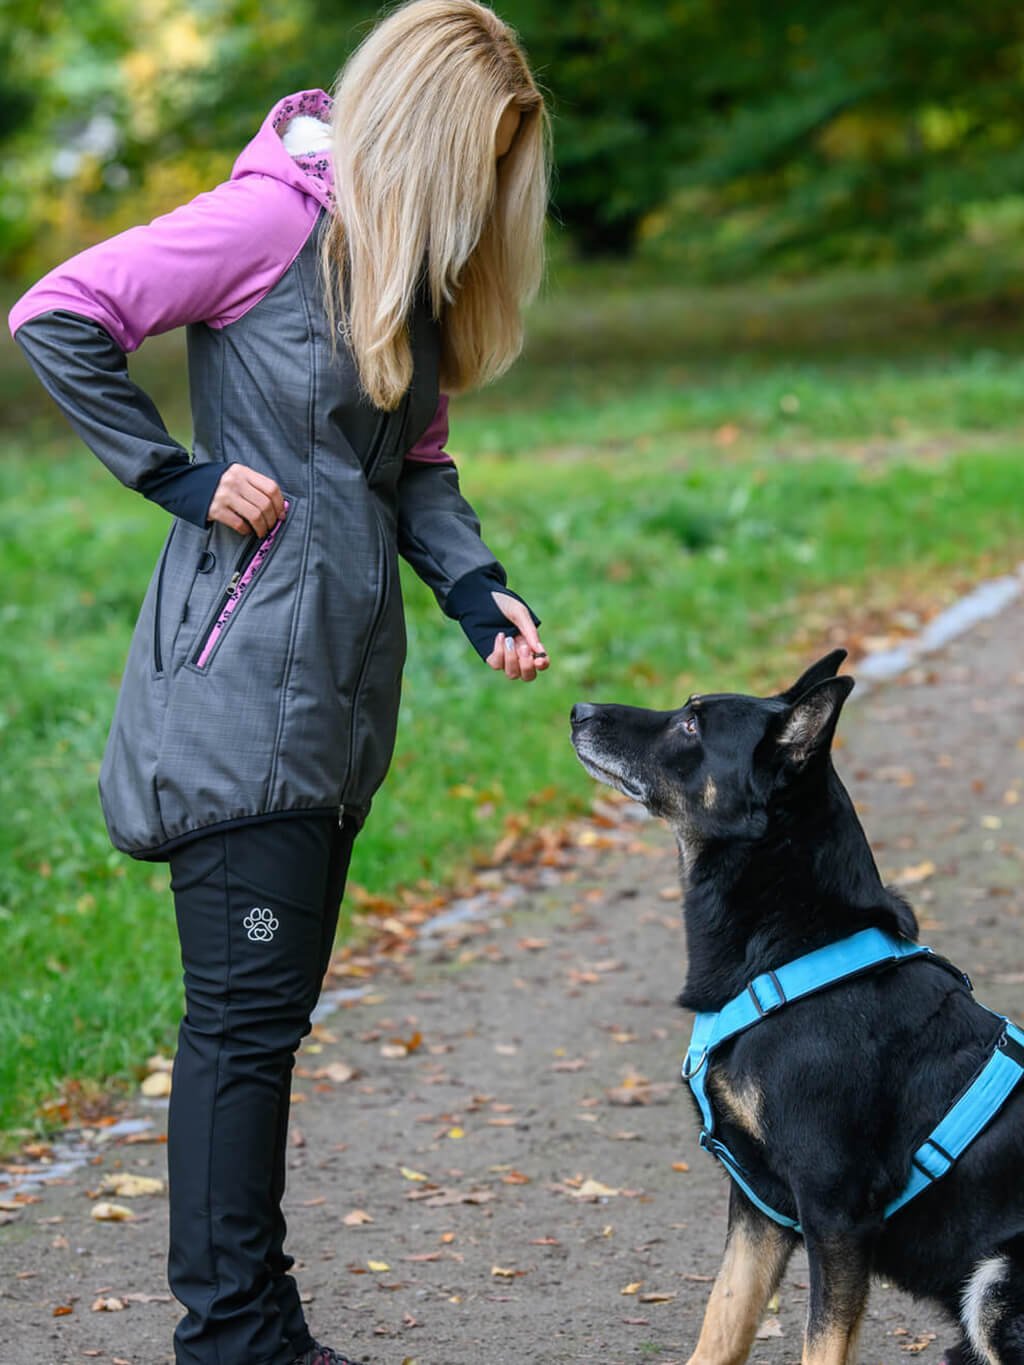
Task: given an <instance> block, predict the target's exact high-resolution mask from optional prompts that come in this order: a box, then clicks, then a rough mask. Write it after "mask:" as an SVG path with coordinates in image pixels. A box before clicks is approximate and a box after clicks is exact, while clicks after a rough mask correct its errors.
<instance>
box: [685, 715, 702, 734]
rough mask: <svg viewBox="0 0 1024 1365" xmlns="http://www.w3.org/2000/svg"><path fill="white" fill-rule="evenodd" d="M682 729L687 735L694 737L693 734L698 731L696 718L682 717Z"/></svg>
mask: <svg viewBox="0 0 1024 1365" xmlns="http://www.w3.org/2000/svg"><path fill="white" fill-rule="evenodd" d="M683 729H684V730H685V731H686V733H687V734H688V735H695V734H697V733H698V731H699V730H700V726H699V725H698V724H697V717H696V716H684V717H683Z"/></svg>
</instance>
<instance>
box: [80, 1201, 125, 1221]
mask: <svg viewBox="0 0 1024 1365" xmlns="http://www.w3.org/2000/svg"><path fill="white" fill-rule="evenodd" d="M90 1213H91V1215H92V1217H93V1218H95V1219H96V1221H97V1222H98V1223H131V1222H132V1221H133V1220H134V1218H135V1214H134V1213H132V1211H131V1209H126V1208H125V1206H124V1205H123V1204H108V1203H107V1201H106V1200H105V1199H101V1200H100V1202H99V1203H98V1204H93V1206H92V1209H91V1210H90Z"/></svg>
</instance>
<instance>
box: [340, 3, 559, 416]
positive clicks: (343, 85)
mask: <svg viewBox="0 0 1024 1365" xmlns="http://www.w3.org/2000/svg"><path fill="white" fill-rule="evenodd" d="M510 105H511V106H513V107H514V108H516V109H517V110H518V111H519V113H520V117H521V122H520V125H519V128H518V131H517V132H516V135H515V138H514V140H513V142H512V145H511V147H510V148H509V151H508V152H507V153H506V155H505V156H503V157H502V158H501V160H500V161H496V157H495V137H496V134H497V130H498V125H499V123H500V122H501V119H502V116H503V114H504V112H505V110H506V109H507V108H508V107H509V106H510ZM332 143H333V159H334V184H335V197H336V203H337V212H336V213H335V214H333V215H332V217H331V221H330V224H329V226H328V228H327V231H326V232H325V233H324V238H323V244H322V253H321V267H322V272H323V279H324V287H325V288H324V292H325V297H326V301H327V311H328V316H329V319H330V323H331V332H332V335H336V333H337V331H338V330H339V328H338V320H339V317H340V319H341V326H340V330H341V331H342V333H343V335H344V337H345V340H346V341H347V343H348V345H349V348H350V350H351V352H352V355H353V358H354V360H355V363H356V367H357V369H358V372H359V377H360V381H361V383H362V386H363V389H364V390H365V392H366V394H367V396H368V397H369V399H370V400H371V402H372V403H373V404H374V405H375V406H376V407H378V408H382V409H385V410H388V411H392V410H394V409H395V408H397V407H398V405H399V404H400V402H401V400H402V398H403V396H404V394H405V392H406V390H407V389H408V387H409V384H410V382H411V380H412V371H413V361H412V350H411V346H410V342H409V334H408V326H407V324H408V318H409V312H410V308H411V306H412V302H413V298H414V295H415V294H416V292H417V289H418V288H419V287H420V286H421V284H423V283H425V285H426V289H427V294H428V297H429V300H430V303H431V306H432V308H433V312H434V316H435V317H436V318H437V319H438V320H439V322H440V330H441V383H442V386H443V387H444V388H445V389H448V390H450V391H455V392H457V391H459V390H464V389H470V388H476V387H478V386H479V385H481V384H485V383H486V382H487V381H488V380H490V379H493V378H495V377H496V376H497V375H499V374H501V373H502V372H503V371H504V370H506V369H507V368H508V367H509V365H511V364H512V362H513V361H514V360H515V358H516V356H517V355H518V354H519V352H520V350H521V349H522V344H523V325H522V315H521V314H522V308H523V305H524V304H525V303H526V302H528V301H529V299H531V298H532V297H533V295H534V294H535V293H536V291H537V288H538V286H539V284H540V280H541V276H542V273H543V267H544V217H545V213H546V210H547V199H548V178H549V166H550V153H549V144H550V138H549V129H548V121H547V115H546V112H545V108H544V101H543V98H542V97H541V95H540V93H539V91H538V89H537V87H536V85H535V84H534V81H533V77H532V76H531V74H530V70H529V67H528V66H527V64H526V59H525V57H524V55H523V53H522V50H521V49H520V47H519V45H518V43H517V40H516V37H515V34H514V33H513V32H512V30H511V29H509V28H508V27H507V26H506V25H505V24H504V23H503V22H502V21H501V20H500V19H499V18H498V16H497V15H496V14H495V13H494V11H493V10H491V9H489V8H488V7H487V6H486V5H481V4H477V3H475V0H410V3H408V4H405V5H402V6H401V7H400V8H399V9H397V10H395V11H394V12H393V13H392V14H390V15H389V16H388V17H387V18H386V19H384V20H383V21H382V22H381V23H379V24H378V25H377V26H376V27H375V28H374V29H373V30H372V31H371V32H370V34H369V35H368V36H367V37H366V38H365V39H364V41H363V42H362V43H361V45H360V46H359V47H358V48H357V50H356V51H355V52H354V53H353V54H352V56H351V57H350V58H349V60H348V62H347V63H346V65H345V67H344V69H343V70H342V72H341V74H340V75H339V77H338V80H337V82H336V83H335V89H334V112H333V117H332Z"/></svg>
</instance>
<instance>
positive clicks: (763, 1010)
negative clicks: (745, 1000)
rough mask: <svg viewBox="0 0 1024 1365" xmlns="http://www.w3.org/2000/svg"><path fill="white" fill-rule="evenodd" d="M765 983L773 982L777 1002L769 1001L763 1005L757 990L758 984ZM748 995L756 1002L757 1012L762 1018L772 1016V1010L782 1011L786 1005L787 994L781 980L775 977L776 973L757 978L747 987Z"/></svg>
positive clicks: (766, 973)
mask: <svg viewBox="0 0 1024 1365" xmlns="http://www.w3.org/2000/svg"><path fill="white" fill-rule="evenodd" d="M764 981H770V982H771V985H772V989H773V990H774V991H775V994H776V997H777V998H776V999H775V1000H769V1001H768V1002H767V1003H766V1004H762V1003H761V1000H760V998H759V996H758V994H757V991H756V989H755V987H756V986H757V984H758V982H764ZM747 994H748V995H749V996H750V998H751V1000H752V1001H753V1002H754V1008H755V1009H756V1010H757V1013H758V1015H759V1017H761V1018H763V1017H764V1015H766V1014H771V1012H772V1010H777V1009H780V1008H781V1006H783V1005H784V1004H785V1003H786V992H785V991H784V990H783V989H782V986H781V984H780V982H779V978H778V977H777V976H776V975H775V973H774V972H763V973H762V974H761V975H760V976H755V977H754V979H753V981H751V982H750V984H749V985H748V986H747Z"/></svg>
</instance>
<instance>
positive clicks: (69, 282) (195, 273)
mask: <svg viewBox="0 0 1024 1365" xmlns="http://www.w3.org/2000/svg"><path fill="white" fill-rule="evenodd" d="M317 212H318V206H317V205H316V204H315V203H314V202H313V201H312V200H309V199H307V198H306V197H305V196H304V195H302V194H301V193H299V192H297V191H296V190H294V189H292V188H290V187H289V186H287V185H284V184H282V183H281V182H279V181H275V180H273V179H271V178H270V177H266V176H257V175H251V176H244V177H242V178H240V179H238V180H229V181H226V182H225V183H224V184H222V185H219V186H218V187H217V188H216V189H215V190H212V191H210V192H209V193H207V194H201V195H199V196H198V197H197V198H196V199H193V200H192V201H191V202H190V203H188V204H185V205H183V206H182V207H181V208H179V209H175V210H174V212H172V213H168V214H165V215H163V216H162V217H160V218H156V219H154V220H153V222H152V223H149V224H148V225H147V226H144V227H137V228H131V229H129V231H127V232H122V233H120V234H119V235H118V236H116V237H112V238H110V239H109V240H107V241H105V242H101V243H99V244H98V245H97V246H94V247H91V248H90V249H89V250H87V251H83V252H81V253H80V254H79V255H77V256H73V257H72V258H71V259H70V260H69V261H66V262H65V263H64V264H63V265H60V266H58V267H57V268H56V269H55V270H52V271H51V272H50V273H49V274H48V275H46V276H45V277H44V278H43V279H41V280H40V281H39V283H38V284H36V285H34V286H33V287H32V288H31V289H30V290H29V291H28V293H27V294H25V295H24V296H23V297H22V298H21V299H19V301H18V302H17V303H16V304H15V306H14V308H13V309H12V311H11V314H10V319H9V322H10V328H11V331H12V333H13V334H14V337H15V340H16V341H17V342H18V344H19V345H20V346H21V348H22V350H23V351H24V352H25V355H26V356H27V358H28V360H29V363H30V364H31V365H32V367H33V369H34V370H35V371H36V374H37V375H38V376H39V379H40V380H41V382H42V383H43V385H44V387H45V388H46V389H47V391H48V392H49V393H50V394H51V396H52V397H53V398H54V400H55V401H56V403H57V404H58V406H59V407H60V408H61V410H62V412H63V413H64V415H65V416H66V417H67V418H68V420H69V421H70V423H71V425H72V426H73V427H74V429H75V430H76V431H77V432H78V434H79V435H80V436H81V437H82V439H83V440H84V441H85V442H86V444H87V445H88V446H89V447H90V448H91V449H92V450H93V451H94V452H95V454H96V455H98V456H99V458H100V459H101V460H102V461H103V463H104V464H105V465H106V466H107V467H108V468H109V469H110V470H111V471H112V472H113V473H114V474H115V475H116V476H117V478H119V479H120V480H121V482H122V483H124V484H125V485H126V486H127V487H129V488H133V489H136V490H137V491H138V492H140V493H142V494H143V495H144V496H146V497H148V498H151V499H152V500H153V501H154V502H157V503H159V504H160V505H161V506H162V507H164V508H166V509H167V511H169V512H171V513H172V514H173V515H175V516H180V517H183V518H185V519H186V520H187V521H192V522H194V523H195V524H196V525H198V526H205V525H206V522H207V516H208V514H209V512H210V505H211V501H212V499H213V498H214V495H215V493H216V490H217V488H218V486H219V484H220V482H221V479H222V477H223V476H224V474H225V471H226V470H227V469H228V464H227V463H226V462H219V461H218V462H211V463H205V464H193V463H192V462H191V460H190V457H189V454H188V452H187V451H186V450H185V449H184V447H183V446H181V445H180V444H179V443H178V442H177V441H175V440H174V439H173V438H172V437H171V436H170V434H169V433H168V431H167V428H166V426H165V425H164V422H163V419H162V418H161V416H160V413H159V412H158V411H157V408H156V406H155V404H154V403H153V401H152V399H150V398H149V396H148V395H147V394H146V393H145V392H144V391H143V390H142V389H140V388H139V386H138V385H137V384H136V383H135V382H134V381H133V380H132V379H131V377H130V376H129V374H128V364H127V359H126V356H127V354H128V353H129V352H131V351H134V350H136V349H137V348H138V346H139V345H141V343H142V342H143V341H144V340H145V338H146V337H147V336H155V335H157V334H158V333H160V332H166V331H169V330H170V329H171V328H174V327H180V326H182V325H184V324H186V323H191V322H206V323H208V324H209V325H210V326H213V327H223V326H226V325H227V324H228V323H230V322H233V321H235V320H236V319H237V318H240V317H242V316H243V314H244V313H246V312H247V311H248V310H249V309H250V308H251V307H253V305H254V304H256V303H258V302H259V300H260V299H261V298H262V297H263V296H264V295H265V294H266V293H267V292H268V291H269V290H270V289H271V288H272V287H273V285H274V284H275V283H276V282H277V280H278V279H280V277H281V275H282V274H283V273H284V271H285V270H286V269H287V268H288V266H289V265H290V264H291V262H292V260H294V258H295V256H296V255H297V254H298V251H299V250H300V249H301V247H302V245H303V243H304V242H305V240H306V238H307V237H308V235H309V233H310V231H311V230H312V227H313V224H314V222H315V221H316V215H317ZM250 474H255V471H243V470H242V467H241V466H237V467H236V469H235V470H233V471H232V476H231V478H230V479H229V480H228V483H229V484H232V485H234V484H237V485H238V489H237V490H236V491H235V492H234V493H232V494H231V497H230V503H231V505H232V506H237V507H238V509H239V511H241V512H242V514H243V515H244V512H245V509H246V508H248V509H249V510H250V511H251V512H252V517H253V521H252V523H251V524H254V525H256V529H261V526H260V525H259V524H258V523H259V522H261V521H262V519H263V518H264V517H265V516H266V515H269V514H270V513H269V510H268V509H266V508H265V507H264V505H263V500H261V499H260V497H259V492H260V484H261V483H266V484H272V481H271V480H265V479H264V476H262V475H256V476H255V480H253V479H250V478H248V475H250ZM228 492H230V490H225V495H226V496H225V499H222V500H221V501H226V500H227V493H228ZM252 498H255V499H256V500H257V501H256V503H253V502H252V501H251V499H252ZM257 504H258V505H257ZM223 510H224V515H223V516H221V515H218V519H219V520H226V521H227V522H228V524H229V525H230V524H232V522H231V521H230V520H229V517H230V516H232V515H234V513H232V512H231V511H230V509H229V508H227V507H225V509H223ZM234 519H235V521H236V522H237V525H236V527H235V529H241V528H243V527H244V522H243V521H242V520H241V519H240V517H239V516H237V515H235V516H234ZM244 529H247V527H244ZM264 529H266V528H264Z"/></svg>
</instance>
